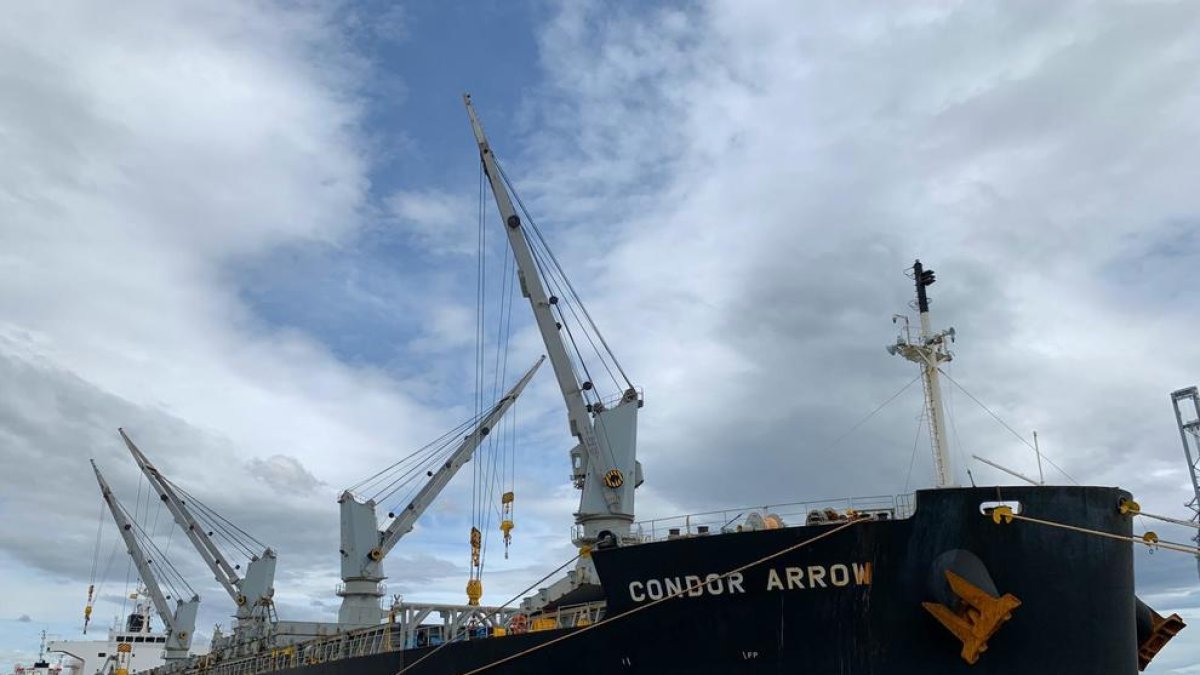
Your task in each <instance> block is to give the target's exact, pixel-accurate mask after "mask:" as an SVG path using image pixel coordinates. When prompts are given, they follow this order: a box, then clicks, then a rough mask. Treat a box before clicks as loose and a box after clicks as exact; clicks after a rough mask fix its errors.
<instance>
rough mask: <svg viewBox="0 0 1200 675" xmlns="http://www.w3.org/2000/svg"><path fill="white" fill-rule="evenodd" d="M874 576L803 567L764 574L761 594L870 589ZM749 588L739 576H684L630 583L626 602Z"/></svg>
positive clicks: (851, 566)
mask: <svg viewBox="0 0 1200 675" xmlns="http://www.w3.org/2000/svg"><path fill="white" fill-rule="evenodd" d="M872 574H873V568H872V565H871V563H869V562H865V563H836V564H833V565H806V566H803V567H780V568H771V569H768V570H767V576H766V579H765V581H763V582H762V586H760V588H762V590H764V591H772V592H773V591H805V590H812V589H818V588H845V587H848V586H870V585H871V579H872ZM748 585H749V584H748V583H747V581H746V578H745V576H744V575H743V574H742V573H741V572H734V573H733V574H730V575H728V576H722V575H720V574H706V575H703V576H701V575H698V574H687V575H684V576H679V577H665V578H662V579H647V580H645V581H631V582H629V599H630V600H632V601H634V602H646V601H647V600H662V599H664V598H672V597H692V598H698V597H700V596H703V595H738V594H742V593H745V592H746V587H747V586H748Z"/></svg>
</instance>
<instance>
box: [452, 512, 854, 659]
mask: <svg viewBox="0 0 1200 675" xmlns="http://www.w3.org/2000/svg"><path fill="white" fill-rule="evenodd" d="M865 520H867V519H866V518H862V517H859V518H853V519H851V520H848V521H846V522H845V523H843V524H841V525H838V526H837V527H834V528H832V529H829V530H826V531H825V532H822V533H821V534H818V535H816V536H814V537H810V538H808V539H805V540H804V541H802V542H800V543H797V544H792V545H791V546H787V547H785V548H783V549H780V550H779V551H776V552H775V553H771V554H768V555H765V556H763V557H761V558H759V559H758V560H755V561H753V562H749V563H746V564H745V565H742V566H741V567H737V568H734V569H732V570H729V571H728V572H726V573H724V574H722V575H720V576H719V577H717V580H720V581H723V580H725V579H727V578H729V577H730V576H732V575H734V574H739V573H741V572H744V571H745V570H748V569H750V568H751V567H757V566H758V565H761V564H763V563H765V562H768V561H771V560H774V559H775V558H778V557H779V556H782V555H785V554H787V553H791V552H792V551H795V550H797V549H801V548H804V547H805V546H808V545H810V544H813V543H816V542H817V541H820V540H822V539H825V538H827V537H830V536H832V535H834V534H837V533H838V532H841V531H842V530H845V529H847V528H849V527H852V526H854V525H857V524H859V523H861V522H864V521H865ZM712 581H713V580H712V579H702V580H700V581H698V582H696V583H694V584H691V585H689V586H688V587H687V588H682V589H680V590H678V591H676V592H673V593H667V594H665V595H663V597H661V598H659V599H657V600H651V601H650V602H647V603H644V604H641V605H638V606H636V607H634V608H632V609H630V610H628V611H625V612H622V613H621V614H617V615H616V616H611V617H606V618H604V619H601V620H600V621H597V622H596V623H593V624H588V625H586V626H583V627H582V628H579V629H578V630H574V631H571V632H569V633H566V634H565V635H560V636H558V637H556V638H554V639H551V640H547V641H546V642H542V643H539V644H536V645H534V646H532V647H530V648H528V649H525V650H522V651H519V652H517V653H515V654H511V655H509V656H506V657H504V658H500V659H497V660H495V661H492V662H491V663H488V664H485V665H483V666H480V667H479V668H474V669H472V670H468V671H467V672H465V673H463V674H462V675H478V673H482V672H484V671H486V670H490V669H492V668H495V667H496V666H499V665H501V664H504V663H507V662H509V661H513V660H515V659H518V658H521V657H523V656H528V655H529V654H532V653H533V652H536V651H539V650H542V649H545V648H546V647H549V646H551V645H554V644H557V643H559V642H563V641H565V640H569V639H571V638H574V637H577V636H579V635H583V634H584V633H586V632H588V631H590V630H594V629H596V628H599V627H601V626H607V625H608V624H610V623H615V622H617V621H620V620H622V619H626V618H629V617H631V616H633V615H634V614H637V613H638V612H641V611H644V610H647V609H649V608H651V607H655V606H657V605H659V604H661V603H664V602H666V601H668V600H673V599H675V598H678V597H680V596H682V595H683V594H684V593H689V592H691V591H695V590H696V589H699V588H700V587H702V586H704V585H705V584H708V583H711V582H712Z"/></svg>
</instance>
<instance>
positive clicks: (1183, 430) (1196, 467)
mask: <svg viewBox="0 0 1200 675" xmlns="http://www.w3.org/2000/svg"><path fill="white" fill-rule="evenodd" d="M1171 403H1172V404H1173V405H1174V406H1175V422H1176V423H1177V424H1178V425H1179V440H1180V441H1182V442H1183V454H1184V457H1186V458H1187V464H1188V475H1190V476H1191V478H1192V490H1193V491H1194V493H1195V494H1194V495H1193V497H1192V500H1191V501H1190V502H1188V503H1187V506H1188V508H1190V509H1191V510H1192V519H1191V520H1192V522H1193V523H1196V524H1197V525H1198V526H1200V394H1198V393H1197V389H1196V387H1188V388H1186V389H1180V390H1178V391H1174V392H1171ZM1192 541H1195V542H1196V545H1197V546H1200V531H1198V532H1197V534H1196V536H1195V537H1193V538H1192ZM1196 571H1197V573H1200V555H1198V556H1196Z"/></svg>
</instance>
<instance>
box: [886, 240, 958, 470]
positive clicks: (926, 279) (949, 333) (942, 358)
mask: <svg viewBox="0 0 1200 675" xmlns="http://www.w3.org/2000/svg"><path fill="white" fill-rule="evenodd" d="M912 271H913V280H914V281H915V282H916V286H917V311H918V312H920V332H919V334H918V335H917V340H916V341H913V339H912V335H911V332H910V331H909V328H908V318H907V317H893V319H892V321H893V322H895V321H896V319H897V318H903V319H904V334H902V335H900V336H899V337H897V338H896V344H894V345H889V346H888V352H889V353H891V354H900V355H901V356H903V357H904V358H906V359H908V360H909V361H912V362H914V363H916V364H917V365H919V366H921V379H922V381H923V383H924V386H925V410H926V413H927V414H928V415H929V438H930V443H931V444H932V445H933V463H934V468H935V470H936V472H937V486H938V487H939V488H946V487H957V486H958V483H957V482H956V481H955V479H954V470H953V467H951V465H950V450H949V448H948V447H947V444H946V422H945V411H944V410H943V408H942V388H941V383H940V382H939V381H938V366H939V365H940V364H941V363H943V362H947V361H950V360H951V359H952V358H954V355H953V354H951V353H950V350H949V349H948V348H947V346H946V344H947V338H949V342H953V341H954V329H953V328H947V329H946V330H943V331H941V332H938V333H934V332H933V329H932V328H930V321H929V297H928V296H927V295H926V293H925V289H926V287H928V286H932V285H933V282H934V276H933V270H931V269H925V267H924V266H923V265H922V264H921V261H920V260H917V261H916V262H914V263H913V266H912Z"/></svg>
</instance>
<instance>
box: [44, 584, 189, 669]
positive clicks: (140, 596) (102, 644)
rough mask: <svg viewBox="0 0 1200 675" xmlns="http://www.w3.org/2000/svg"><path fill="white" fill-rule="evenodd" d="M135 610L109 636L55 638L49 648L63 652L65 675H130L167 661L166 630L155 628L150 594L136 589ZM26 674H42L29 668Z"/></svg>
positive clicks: (110, 629) (115, 623)
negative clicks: (95, 638) (101, 638)
mask: <svg viewBox="0 0 1200 675" xmlns="http://www.w3.org/2000/svg"><path fill="white" fill-rule="evenodd" d="M132 597H133V599H134V600H135V604H134V610H133V612H132V613H131V614H130V615H129V616H128V617H126V619H125V621H124V622H121V621H120V620H119V619H118V620H116V621H114V622H113V625H112V627H111V628H109V630H108V639H107V640H51V641H49V642H47V643H46V651H47V652H50V653H56V654H62V655H63V658H62V661H61V668H62V670H61V673H62V675H128V674H129V673H135V672H140V671H143V670H149V669H151V668H157V667H158V666H161V665H163V664H164V663H165V661H164V659H163V656H164V652H165V650H166V646H167V635H166V633H162V632H158V631H155V630H153V627H152V625H151V617H152V616H153V615H154V611H153V608H152V606H151V604H150V600H149V598H147V597H146V596H145V594H144V593H140V592H139V593H134V594H133V596H132ZM25 675H42V673H40V672H39V673H34V672H32V671H29V670H26V671H25Z"/></svg>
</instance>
